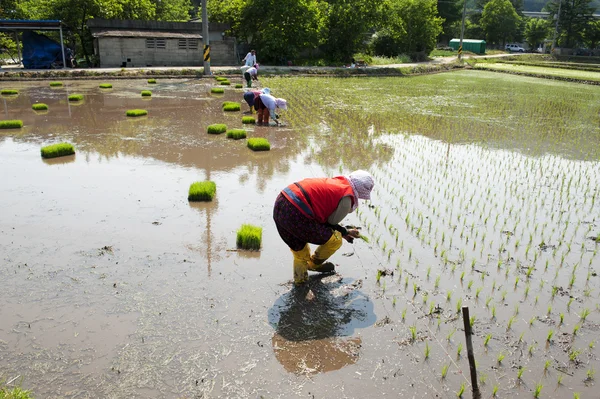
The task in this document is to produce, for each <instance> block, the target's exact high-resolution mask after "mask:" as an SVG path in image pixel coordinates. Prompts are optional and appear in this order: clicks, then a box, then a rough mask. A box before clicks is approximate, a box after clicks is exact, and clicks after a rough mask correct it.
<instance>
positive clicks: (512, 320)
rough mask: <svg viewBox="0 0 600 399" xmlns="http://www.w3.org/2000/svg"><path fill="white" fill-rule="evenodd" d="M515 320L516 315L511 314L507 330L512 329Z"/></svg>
mask: <svg viewBox="0 0 600 399" xmlns="http://www.w3.org/2000/svg"><path fill="white" fill-rule="evenodd" d="M514 321H515V316H511V317H510V319H508V326H507V327H506V329H507V330H510V329H511V328H512V325H513V322H514Z"/></svg>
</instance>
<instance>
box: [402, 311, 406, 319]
mask: <svg viewBox="0 0 600 399" xmlns="http://www.w3.org/2000/svg"><path fill="white" fill-rule="evenodd" d="M405 320H406V308H404V309H403V310H402V321H403V322H404V321H405Z"/></svg>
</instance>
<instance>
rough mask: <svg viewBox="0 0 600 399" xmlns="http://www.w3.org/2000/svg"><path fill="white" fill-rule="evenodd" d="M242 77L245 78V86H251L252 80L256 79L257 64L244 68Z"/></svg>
mask: <svg viewBox="0 0 600 399" xmlns="http://www.w3.org/2000/svg"><path fill="white" fill-rule="evenodd" d="M244 79H246V86H247V87H252V81H253V80H258V65H255V66H253V67H250V68H248V69H246V71H245V72H244Z"/></svg>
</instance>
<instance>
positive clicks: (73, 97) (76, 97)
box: [69, 94, 83, 101]
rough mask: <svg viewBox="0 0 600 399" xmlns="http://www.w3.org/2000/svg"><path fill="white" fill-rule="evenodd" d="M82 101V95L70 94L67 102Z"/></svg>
mask: <svg viewBox="0 0 600 399" xmlns="http://www.w3.org/2000/svg"><path fill="white" fill-rule="evenodd" d="M82 100H83V94H70V95H69V101H82Z"/></svg>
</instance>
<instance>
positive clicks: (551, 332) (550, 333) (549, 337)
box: [546, 330, 554, 342]
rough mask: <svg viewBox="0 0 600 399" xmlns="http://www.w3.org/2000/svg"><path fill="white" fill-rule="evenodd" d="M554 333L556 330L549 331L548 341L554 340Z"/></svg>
mask: <svg viewBox="0 0 600 399" xmlns="http://www.w3.org/2000/svg"><path fill="white" fill-rule="evenodd" d="M553 335H554V330H550V331H548V335H546V342H550V341H552V336H553Z"/></svg>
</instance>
